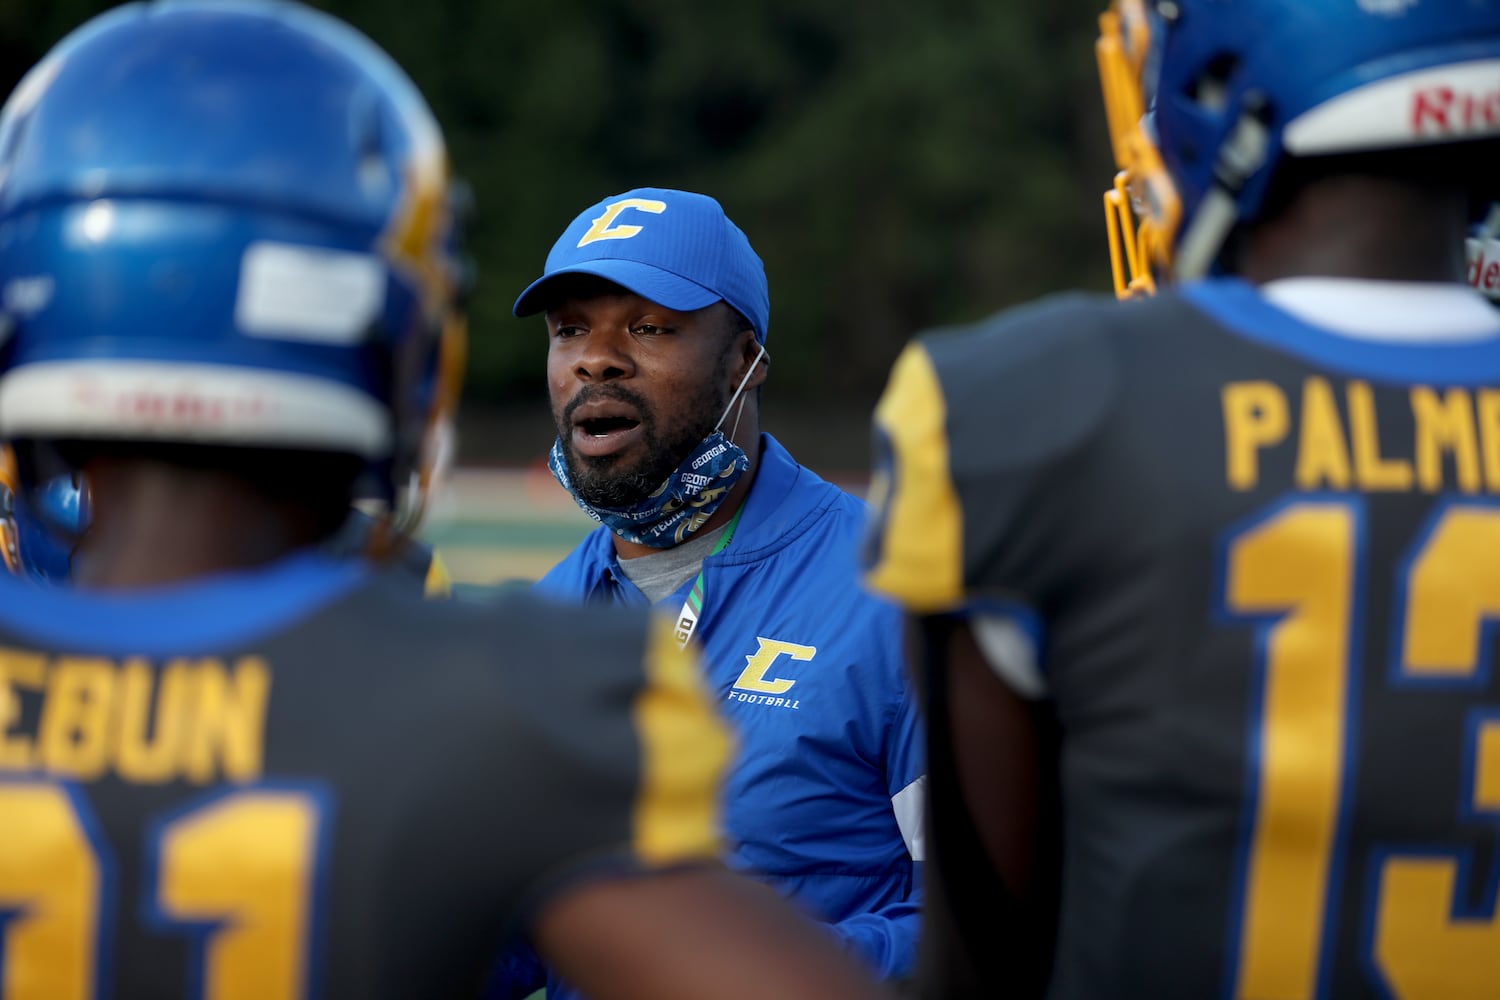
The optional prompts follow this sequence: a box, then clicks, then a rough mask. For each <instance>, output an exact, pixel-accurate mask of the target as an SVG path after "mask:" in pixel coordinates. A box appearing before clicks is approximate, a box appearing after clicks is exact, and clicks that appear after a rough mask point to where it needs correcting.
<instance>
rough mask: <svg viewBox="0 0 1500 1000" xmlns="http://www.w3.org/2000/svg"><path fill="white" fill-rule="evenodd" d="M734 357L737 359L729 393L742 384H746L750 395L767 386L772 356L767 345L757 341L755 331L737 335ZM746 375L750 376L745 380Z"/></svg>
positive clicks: (742, 332) (742, 331) (732, 372)
mask: <svg viewBox="0 0 1500 1000" xmlns="http://www.w3.org/2000/svg"><path fill="white" fill-rule="evenodd" d="M735 336H736V340H735V346H734V348H733V352H734V356H735V357H736V358H737V360H736V362H735V364H734V366H733V368H732V370H731V371H730V375H731V376H732V380H731V382H730V386H729V391H730V392H734V390H735V389H737V388H739V385H740V382H742V381H744V382H745V390H744V391H745V392H747V393H749V392H752V391H753V390H755V389H759V388H760V387H761V386H762V385H765V382H766V376H768V375H769V374H770V373H771V355H770V354H769V353H768V352H767V351H766V349H765V345H764V344H762V343H761V342H760V341H758V340H756V339H755V331H754V330H751V329H749V328H746V329H744V330H741V331H740V332H739V333H738V334H736V335H735ZM746 374H748V375H749V376H750V378H749V379H748V380H746V379H745V376H746Z"/></svg>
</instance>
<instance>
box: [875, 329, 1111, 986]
mask: <svg viewBox="0 0 1500 1000" xmlns="http://www.w3.org/2000/svg"><path fill="white" fill-rule="evenodd" d="M1034 322H1035V320H1034V319H1028V320H1027V323H1028V325H1034ZM1035 332H1038V331H1032V330H1017V329H1015V328H1014V325H1006V326H1002V327H1000V328H997V329H993V330H991V331H990V332H989V333H986V332H984V331H978V332H975V333H971V334H966V335H963V337H962V338H961V339H957V340H955V339H949V340H946V341H945V340H940V339H933V340H930V341H917V342H914V343H913V344H911V345H909V346H908V348H907V349H906V351H905V352H904V353H903V354H902V356H901V357H900V359H898V361H897V362H896V365H895V367H894V369H893V370H892V373H891V379H890V383H889V385H888V387H887V389H886V392H885V395H884V396H883V397H882V399H881V401H880V405H879V407H878V408H877V410H876V414H875V439H876V446H877V453H876V471H877V476H876V480H875V484H874V488H873V489H872V497H871V499H872V503H873V505H874V507H875V511H876V514H875V518H874V522H873V525H872V530H871V534H870V542H869V545H868V546H867V551H866V563H867V577H866V579H867V582H868V583H869V585H870V586H871V587H872V589H874V590H876V591H878V592H881V593H883V594H885V595H887V596H889V597H891V598H893V599H895V600H896V601H897V602H899V603H900V604H901V605H902V606H904V607H905V608H906V609H907V611H908V614H909V616H910V628H909V636H910V639H911V643H910V645H911V647H912V648H911V652H910V655H909V662H910V664H911V667H912V670H913V672H914V675H915V677H916V683H917V685H918V688H919V693H920V696H921V697H922V700H923V702H924V708H925V712H926V720H927V726H928V785H927V798H928V829H927V840H928V853H927V858H928V860H927V862H926V867H927V871H926V873H925V874H926V879H925V882H926V894H927V924H926V926H925V927H924V929H923V935H922V959H921V973H920V977H919V978H920V980H921V983H922V992H923V995H924V996H930V997H945V998H957V997H971V996H983V995H986V993H985V989H989V990H992V989H993V984H994V983H997V982H1007V983H1010V984H1011V985H1012V988H1013V989H1014V991H1015V995H1017V996H1033V995H1040V993H1041V992H1042V989H1043V986H1044V984H1045V981H1046V976H1047V972H1048V969H1047V964H1048V962H1049V960H1050V955H1051V947H1052V937H1053V935H1054V932H1055V916H1054V914H1055V909H1056V896H1057V890H1058V881H1057V878H1056V869H1055V862H1054V861H1053V859H1052V858H1051V857H1050V856H1049V855H1050V854H1051V853H1052V852H1054V851H1055V850H1056V844H1057V837H1056V829H1055V826H1056V816H1057V812H1056V806H1055V802H1054V795H1055V791H1054V790H1055V788H1056V778H1055V771H1054V768H1055V764H1054V759H1055V758H1054V755H1053V751H1054V748H1053V747H1052V746H1051V745H1050V740H1051V737H1050V721H1049V718H1048V712H1047V708H1046V704H1047V703H1046V702H1044V701H1039V700H1036V699H1039V698H1040V697H1042V696H1043V695H1044V694H1045V688H1044V686H1043V684H1042V677H1041V675H1040V673H1039V671H1038V669H1037V666H1038V659H1039V650H1040V648H1041V645H1042V644H1041V641H1040V636H1041V632H1042V628H1041V625H1042V623H1041V620H1040V617H1039V616H1038V615H1037V614H1036V613H1035V611H1034V609H1033V608H1032V607H1030V606H1029V603H1028V599H1027V588H1026V587H1025V586H1021V585H1019V584H1020V578H1024V577H1025V573H1026V572H1027V570H1026V567H1028V566H1031V565H1034V562H1033V560H1031V559H1029V558H1027V552H1028V551H1029V549H1028V547H1029V546H1031V545H1032V544H1033V539H1032V538H1030V537H1027V538H1023V539H1022V540H1021V542H1022V544H1017V542H1016V539H1017V534H1018V530H1019V529H1018V528H1017V525H1018V524H1021V523H1029V524H1033V525H1034V524H1035V520H1034V517H1033V518H1032V519H1031V520H1028V519H1027V518H1028V516H1029V515H1032V511H1031V510H1030V509H1029V508H1028V507H1027V506H1026V504H1027V498H1028V497H1029V496H1031V495H1033V494H1034V492H1035V491H1036V489H1037V487H1036V480H1035V476H1036V475H1037V472H1038V470H1039V469H1040V468H1041V467H1042V466H1043V465H1044V464H1045V462H1046V461H1047V460H1048V458H1049V456H1052V455H1056V454H1061V453H1065V452H1066V450H1067V449H1068V448H1070V447H1072V446H1074V445H1075V444H1076V443H1077V442H1078V441H1079V440H1082V439H1083V438H1084V437H1085V436H1086V435H1087V433H1088V430H1089V428H1090V427H1091V426H1092V424H1093V418H1094V414H1092V413H1079V412H1071V413H1069V412H1054V411H1056V410H1057V409H1058V408H1056V407H1052V406H1049V401H1048V400H1047V399H1046V398H1044V397H1039V396H1037V395H1036V392H1037V389H1036V387H1037V386H1038V385H1040V384H1050V382H1049V379H1052V377H1053V376H1054V375H1056V374H1057V372H1056V368H1057V366H1058V365H1059V364H1061V365H1066V366H1072V367H1070V368H1069V370H1068V372H1067V373H1068V375H1069V378H1070V381H1069V384H1070V385H1077V386H1080V387H1081V388H1080V391H1079V392H1078V393H1077V394H1076V397H1077V398H1080V399H1095V400H1097V399H1100V398H1104V397H1105V396H1106V395H1107V392H1106V391H1104V390H1106V389H1107V382H1106V380H1105V379H1104V378H1103V377H1101V371H1100V369H1099V368H1098V367H1097V366H1095V365H1092V364H1090V363H1088V362H1087V360H1085V361H1083V362H1078V361H1076V360H1075V356H1085V357H1086V355H1079V352H1077V351H1071V352H1062V353H1058V352H1054V351H1051V350H1049V349H1045V345H1044V343H1043V341H1042V340H1040V339H1039V338H1038V337H1036V336H1030V335H1022V334H1031V333H1035ZM1039 367H1040V368H1042V369H1048V371H1047V372H1046V374H1047V375H1048V378H1041V377H1039V376H1038V375H1037V370H1038V368H1039ZM1002 375H1004V376H1006V377H1005V378H1003V379H1001V376H1002ZM1054 380H1055V379H1054ZM1002 382H1003V385H1004V387H1005V388H1004V389H1003V391H1002V390H997V385H1000V384H1002ZM1092 389H1097V390H1099V391H1083V390H1092ZM950 407H956V408H957V409H956V412H958V413H959V414H960V415H961V416H962V417H963V418H964V419H963V420H961V421H959V422H958V423H957V424H956V425H955V424H954V422H953V421H951V420H950ZM976 418H977V419H976ZM955 433H957V434H958V435H959V437H958V439H957V440H955V439H954V438H953V435H954V434H955ZM1007 585H1008V586H1007Z"/></svg>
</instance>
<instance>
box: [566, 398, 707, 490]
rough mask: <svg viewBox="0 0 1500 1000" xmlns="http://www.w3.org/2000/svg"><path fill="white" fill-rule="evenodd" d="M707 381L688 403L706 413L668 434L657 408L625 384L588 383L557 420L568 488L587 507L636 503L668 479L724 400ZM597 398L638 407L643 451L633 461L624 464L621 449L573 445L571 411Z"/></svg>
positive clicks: (699, 439)
mask: <svg viewBox="0 0 1500 1000" xmlns="http://www.w3.org/2000/svg"><path fill="white" fill-rule="evenodd" d="M718 395H719V394H718V393H715V392H713V390H712V389H711V388H709V387H705V391H704V392H703V393H702V394H701V395H700V396H699V398H697V399H695V400H693V401H692V403H691V404H690V406H689V409H691V410H692V411H694V412H697V413H702V414H707V416H704V417H703V418H702V419H701V420H697V421H693V422H692V423H691V424H689V425H688V426H685V427H682V428H680V429H679V430H678V431H677V432H676V433H674V434H672V435H671V436H670V437H662V436H661V435H660V434H659V433H658V430H657V420H656V414H655V412H654V411H653V410H652V408H651V406H650V405H649V404H648V403H647V402H646V401H645V399H643V398H642V397H641V396H640V395H639V394H638V393H635V392H633V391H631V390H629V389H626V388H624V387H623V386H601V387H600V388H598V389H595V390H593V391H590V390H588V389H584V390H582V391H581V392H579V393H578V395H577V396H575V397H574V398H573V400H572V401H571V402H569V403H568V405H567V407H566V408H565V409H564V410H563V413H562V417H561V418H560V419H559V420H558V421H557V440H558V443H559V445H560V446H561V448H562V453H563V457H564V459H565V460H566V462H567V469H568V478H569V480H570V481H571V486H570V487H569V491H570V492H571V493H572V494H573V496H574V498H575V499H576V500H578V501H579V502H580V503H582V504H585V505H586V506H588V507H603V508H626V507H633V506H635V505H636V504H639V503H640V502H641V501H643V500H645V499H646V498H647V497H649V496H651V495H653V494H654V493H656V492H657V491H658V490H660V489H661V488H662V486H663V485H665V484H666V481H667V478H668V477H669V476H671V475H672V473H673V472H674V471H675V470H676V469H677V467H678V466H679V465H681V464H682V462H683V460H684V459H686V458H687V456H688V455H689V453H691V452H692V451H693V450H694V448H696V447H697V446H698V445H699V444H700V443H701V442H703V441H704V440H705V439H707V438H708V437H709V436H710V435H711V434H713V432H714V422H713V421H714V418H713V416H712V414H716V413H718V412H719V410H720V409H722V408H723V405H724V404H723V402H722V401H721V400H719V399H715V398H711V397H716V396H718ZM599 399H617V400H619V401H620V402H622V403H628V404H630V405H631V406H632V407H634V408H635V411H636V412H637V413H638V414H639V415H640V420H641V443H642V445H643V446H644V452H643V454H642V455H641V457H640V458H639V459H637V460H636V462H635V463H634V465H633V466H629V465H624V464H622V463H624V462H625V461H626V459H624V458H622V457H621V456H619V455H601V456H598V457H597V458H596V457H592V456H588V455H579V454H578V453H577V452H576V451H575V450H574V449H573V413H574V412H575V411H576V410H577V409H578V408H579V407H580V406H582V405H583V404H584V403H588V402H593V401H595V400H599Z"/></svg>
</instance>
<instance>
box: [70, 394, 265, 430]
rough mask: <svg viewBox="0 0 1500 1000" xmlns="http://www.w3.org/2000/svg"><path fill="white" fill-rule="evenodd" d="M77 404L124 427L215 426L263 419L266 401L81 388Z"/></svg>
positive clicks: (246, 398)
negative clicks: (104, 413) (105, 412)
mask: <svg viewBox="0 0 1500 1000" xmlns="http://www.w3.org/2000/svg"><path fill="white" fill-rule="evenodd" d="M75 397H76V398H77V400H78V402H80V403H83V404H84V405H87V406H90V407H93V408H96V409H97V408H101V407H105V408H108V409H109V410H110V411H111V412H112V413H113V414H114V415H115V417H116V418H117V419H119V420H120V421H122V422H123V423H126V424H131V425H139V424H173V425H183V424H197V425H218V424H224V423H227V422H228V421H230V420H254V419H258V418H260V417H262V416H264V414H265V412H266V410H267V406H266V400H264V399H262V398H261V397H259V396H248V397H243V398H239V399H228V400H226V399H221V398H218V397H214V396H203V395H199V394H197V393H193V392H153V391H150V390H134V391H126V392H120V393H114V394H107V393H100V392H96V391H94V387H92V386H80V387H79V389H78V391H77V392H76V393H75Z"/></svg>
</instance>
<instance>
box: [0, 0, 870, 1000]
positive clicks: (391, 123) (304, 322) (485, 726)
mask: <svg viewBox="0 0 1500 1000" xmlns="http://www.w3.org/2000/svg"><path fill="white" fill-rule="evenodd" d="M447 189H448V182H447V179H446V166H445V153H444V147H443V142H442V138H441V135H440V133H439V131H438V127H437V125H436V123H435V122H434V120H433V118H432V117H431V115H430V113H429V112H428V110H427V109H426V107H425V105H424V103H423V101H422V99H421V97H420V95H419V94H418V93H417V91H416V90H415V88H414V87H413V86H412V85H411V83H410V82H409V81H408V80H407V79H406V78H405V76H404V75H403V74H402V73H401V71H400V70H399V69H398V68H397V67H396V66H395V64H393V63H392V62H391V61H390V60H389V59H388V58H387V57H386V56H385V55H384V54H383V53H382V52H380V51H379V50H378V49H377V48H375V47H374V45H372V44H371V43H370V42H369V41H368V40H366V39H365V38H363V37H362V36H360V35H358V34H356V33H355V32H354V31H353V30H352V29H350V28H348V27H347V26H345V25H344V24H342V23H341V22H339V21H336V20H334V19H332V18H330V17H328V16H326V15H323V14H319V13H317V12H315V11H312V10H310V9H308V8H304V7H300V6H296V5H292V4H283V3H269V2H261V0H238V2H235V3H225V2H221V0H183V2H175V3H159V4H150V5H145V4H136V5H130V6H126V7H121V8H116V9H115V10H113V11H111V12H109V13H107V14H105V15H102V16H101V17H99V18H97V19H95V20H93V21H91V22H89V23H88V24H87V25H85V26H84V27H82V28H80V29H79V30H78V31H77V32H75V33H74V34H73V35H71V36H70V37H69V38H68V39H66V40H64V41H63V42H62V43H61V44H60V45H59V46H58V47H57V48H56V49H55V50H54V51H53V52H52V53H51V54H50V55H49V56H48V57H47V58H46V59H45V60H44V61H43V62H41V63H40V64H38V66H37V67H36V68H35V70H34V71H33V72H32V73H31V74H30V75H29V76H28V77H27V78H26V79H25V81H24V82H23V83H22V84H20V86H19V87H18V89H17V90H16V91H15V93H14V94H13V95H12V97H11V98H10V100H9V102H8V103H7V105H6V106H5V110H4V111H3V113H0V291H3V294H0V302H3V303H4V309H5V311H4V313H3V315H0V326H3V327H4V329H5V330H6V331H7V334H8V336H7V338H6V340H5V343H4V345H3V350H0V426H3V429H4V434H5V436H6V438H7V440H8V441H10V442H12V443H14V445H15V447H16V449H17V459H18V465H19V479H20V485H21V488H22V489H23V490H24V489H27V488H29V487H30V486H32V485H33V484H38V483H45V482H47V481H49V480H50V479H51V478H52V477H53V476H54V475H57V474H59V473H62V472H69V471H73V472H79V473H82V474H83V475H84V477H85V479H86V481H87V482H88V483H89V487H90V491H91V499H92V500H93V501H94V509H93V517H92V522H91V524H90V526H89V530H88V531H87V532H86V533H85V534H84V535H83V537H82V539H81V540H80V542H79V546H78V549H77V552H76V555H75V559H74V565H73V583H74V586H72V587H70V588H40V587H27V586H25V585H23V584H22V583H20V582H19V581H15V580H11V579H5V578H0V995H3V996H5V997H7V998H42V997H46V998H50V1000H68V998H83V997H95V996H109V995H114V996H121V997H147V996H149V997H166V998H170V997H203V998H215V1000H230V998H251V997H254V998H259V1000H274V998H301V997H314V996H338V997H362V998H381V997H433V996H442V997H447V996H455V995H463V994H464V993H465V992H466V991H472V990H475V989H477V988H478V986H479V983H480V980H481V978H482V976H483V973H484V971H485V968H486V966H487V965H488V964H489V961H490V959H491V958H492V956H494V955H495V954H497V953H498V951H499V949H500V947H501V945H502V943H503V940H504V938H505V937H506V935H507V930H508V929H521V930H524V931H526V932H528V933H529V935H530V936H531V937H532V939H533V940H534V941H535V943H536V945H537V946H538V948H539V950H540V951H541V952H542V954H544V955H545V956H546V957H547V958H548V960H549V961H552V962H554V963H556V964H557V965H558V967H559V968H564V969H566V970H567V974H568V975H569V976H570V977H571V978H573V979H575V980H576V981H578V982H579V983H581V984H585V988H586V989H587V990H588V991H589V993H590V995H591V996H594V997H600V998H626V997H630V998H635V997H640V998H646V997H653V998H660V997H682V998H699V997H731V996H732V997H745V998H749V997H765V996H778V997H782V996H795V997H805V998H814V997H819V998H821V997H829V996H834V997H853V996H864V995H868V993H867V988H868V986H869V984H868V982H867V980H865V979H864V977H863V976H862V974H860V973H859V971H858V970H857V968H855V967H854V966H853V964H852V963H851V962H850V961H849V960H848V959H845V958H843V957H842V956H841V955H840V954H839V953H838V951H837V948H836V946H835V945H834V944H833V943H832V942H831V941H825V940H823V939H822V938H820V937H819V936H818V933H817V931H816V930H813V929H811V925H809V924H805V923H803V922H801V921H800V919H799V918H798V917H796V916H795V915H794V914H792V913H791V912H790V911H788V910H787V909H786V908H785V907H784V906H782V905H781V904H780V903H779V902H778V901H777V900H776V899H775V898H774V896H773V894H772V893H770V891H769V890H762V889H760V888H759V887H757V886H754V885H751V884H749V883H743V882H740V881H737V880H736V879H734V878H733V877H732V876H729V875H728V874H727V873H726V872H725V871H724V870H723V869H722V868H720V867H718V866H716V865H715V864H714V862H713V858H714V855H715V848H716V846H717V845H716V841H717V818H716V817H717V805H716V800H717V789H718V782H719V778H720V776H721V774H722V771H723V766H724V763H725V760H726V758H727V756H728V743H727V740H726V737H725V735H724V730H723V727H722V726H721V724H720V723H719V722H718V720H717V719H716V717H715V716H714V714H713V713H712V711H711V710H710V706H709V703H708V702H707V699H706V697H705V696H704V694H703V693H702V692H701V691H700V690H699V689H698V687H697V685H696V682H695V681H694V678H695V677H696V676H697V665H696V664H695V663H694V662H693V657H692V655H691V654H690V653H686V652H683V651H681V650H679V648H678V646H677V644H676V643H675V641H674V640H673V639H672V636H671V634H670V628H669V627H668V626H667V625H665V624H656V625H651V624H648V621H647V619H646V618H645V617H644V616H634V615H631V614H628V613H625V612H623V611H619V612H612V611H608V610H592V611H589V612H583V611H580V610H578V609H562V608H555V607H550V606H545V605H543V604H540V603H538V602H535V601H534V600H533V599H531V598H529V597H526V596H520V597H517V598H515V599H513V600H510V601H507V602H505V603H501V604H498V605H497V606H495V607H493V608H489V607H486V608H475V607H471V606H466V605H461V604H455V603H452V602H424V601H422V600H420V599H419V598H418V597H417V596H416V595H414V594H413V593H412V592H411V588H410V586H409V583H408V582H407V581H405V580H402V579H393V578H392V574H393V573H395V574H397V575H398V576H399V574H400V570H390V571H387V570H385V569H383V568H382V567H381V566H379V565H377V564H375V563H372V562H371V561H367V560H364V559H358V560H356V559H351V558H344V557H335V556H332V555H330V554H329V553H328V552H326V551H325V550H324V546H325V544H326V542H327V541H328V539H329V537H330V536H331V535H332V534H333V533H335V532H336V531H337V530H338V529H339V527H340V526H341V525H342V524H343V523H344V521H345V519H346V516H347V512H348V510H349V505H350V500H351V497H352V496H353V495H354V492H355V489H356V483H368V482H374V483H377V484H381V492H382V494H383V498H384V499H385V500H386V501H388V502H389V503H390V505H391V507H392V508H393V510H394V511H395V521H394V524H393V527H391V528H390V529H385V528H382V530H381V531H380V532H378V533H377V534H376V539H375V542H376V544H377V545H378V546H380V547H382V548H384V549H386V550H391V549H392V548H393V547H394V546H393V545H391V544H389V539H392V538H394V539H399V538H400V537H401V534H402V532H403V531H404V530H405V529H406V528H407V527H408V525H409V519H405V518H403V515H404V514H405V512H407V511H409V510H411V509H414V508H415V506H416V505H415V503H414V501H415V500H417V499H419V498H420V494H421V493H422V491H423V487H424V486H425V483H426V482H427V480H428V475H429V471H430V468H431V465H432V461H433V448H432V447H431V442H432V441H433V440H434V438H435V437H436V436H437V433H438V432H440V431H441V429H442V427H443V425H444V424H445V422H446V421H447V419H448V415H449V411H450V410H451V407H452V405H453V402H454V396H455V394H456V391H457V387H458V384H459V381H460V379H459V374H460V373H459V365H458V364H457V361H456V358H457V356H458V354H459V350H460V348H461V346H462V338H463V329H462V324H461V319H460V316H459V315H458V313H457V312H456V311H455V309H454V287H455V283H456V281H455V273H456V267H455V256H454V252H453V240H452V232H451V226H450V223H449V218H450V214H449V212H448V211H447V209H446V207H445V206H446V202H447V193H448V191H447Z"/></svg>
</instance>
